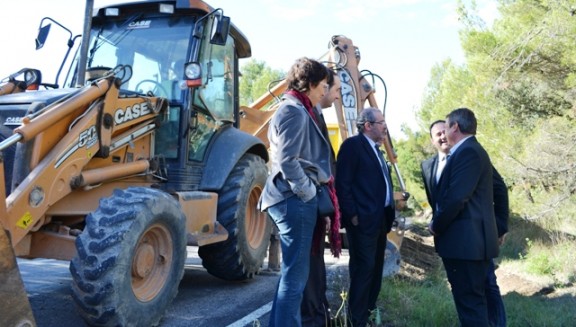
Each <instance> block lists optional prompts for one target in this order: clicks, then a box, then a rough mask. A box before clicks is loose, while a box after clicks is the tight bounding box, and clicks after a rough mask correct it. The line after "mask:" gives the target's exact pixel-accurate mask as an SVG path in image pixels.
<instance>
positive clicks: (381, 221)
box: [336, 108, 395, 327]
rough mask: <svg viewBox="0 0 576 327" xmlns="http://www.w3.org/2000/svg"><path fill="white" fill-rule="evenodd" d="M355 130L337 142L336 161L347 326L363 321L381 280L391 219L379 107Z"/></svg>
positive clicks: (366, 111)
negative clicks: (345, 251)
mask: <svg viewBox="0 0 576 327" xmlns="http://www.w3.org/2000/svg"><path fill="white" fill-rule="evenodd" d="M356 127H357V128H358V131H359V134H358V135H355V136H352V137H349V138H348V139H346V140H345V141H344V142H343V143H342V145H341V146H340V150H339V152H338V157H337V160H336V171H337V177H336V194H337V195H338V202H339V205H340V212H341V214H342V216H341V220H342V225H343V226H344V227H345V228H346V236H347V237H348V243H349V254H350V261H349V264H348V267H349V273H350V289H349V292H348V304H349V306H348V311H349V318H350V320H351V323H352V326H354V327H363V326H365V325H366V324H367V322H368V319H369V316H370V312H371V311H372V310H374V309H376V300H377V299H378V294H379V293H380V287H381V284H382V271H383V269H384V252H385V249H386V241H387V240H386V235H387V234H388V232H389V231H390V229H391V228H392V223H393V222H394V215H395V211H394V200H393V193H392V179H391V178H390V170H389V168H388V166H387V164H386V162H385V160H384V157H383V155H382V152H381V151H380V144H381V142H382V141H383V140H384V136H385V135H386V122H385V121H384V116H383V115H382V112H381V111H380V110H378V109H375V108H366V109H364V110H362V112H360V114H359V116H358V119H357V123H356Z"/></svg>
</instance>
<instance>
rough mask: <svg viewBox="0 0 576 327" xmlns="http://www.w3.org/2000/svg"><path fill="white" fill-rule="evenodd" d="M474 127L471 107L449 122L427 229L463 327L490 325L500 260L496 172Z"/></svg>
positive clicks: (454, 114)
mask: <svg viewBox="0 0 576 327" xmlns="http://www.w3.org/2000/svg"><path fill="white" fill-rule="evenodd" d="M476 126H477V122H476V117H475V116H474V113H473V112H472V111H471V110H470V109H468V108H459V109H456V110H453V111H452V112H451V113H450V114H448V116H447V117H446V129H445V134H446V139H447V140H448V144H450V146H451V149H450V152H449V154H448V156H447V162H446V165H445V167H444V170H443V171H442V174H441V175H440V176H439V179H438V182H437V185H436V187H435V190H434V191H433V192H432V193H434V194H437V196H434V197H433V199H434V201H433V202H435V203H434V204H432V205H434V206H435V210H434V214H433V216H432V221H431V223H430V226H429V229H430V232H431V233H432V234H433V235H434V244H435V248H436V252H438V255H439V256H440V257H441V258H442V262H443V264H444V269H445V270H446V275H447V277H448V281H449V282H450V286H451V289H452V296H453V299H454V303H455V305H456V310H457V312H458V318H459V320H460V324H461V326H463V327H466V326H489V325H490V324H489V320H488V308H487V303H486V295H485V292H486V283H485V282H486V276H487V274H488V272H489V269H490V262H491V261H492V259H493V258H495V257H497V256H498V231H497V227H496V219H495V216H494V194H493V182H492V180H493V167H492V163H491V162H490V157H489V156H488V154H487V153H486V151H485V150H484V148H483V147H482V145H480V143H478V141H477V140H476V137H475V136H474V135H475V134H476Z"/></svg>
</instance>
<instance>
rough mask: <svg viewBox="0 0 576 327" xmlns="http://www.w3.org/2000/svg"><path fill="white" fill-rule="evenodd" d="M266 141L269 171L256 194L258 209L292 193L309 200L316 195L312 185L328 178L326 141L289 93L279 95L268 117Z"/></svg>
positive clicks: (310, 118) (266, 206)
mask: <svg viewBox="0 0 576 327" xmlns="http://www.w3.org/2000/svg"><path fill="white" fill-rule="evenodd" d="M268 140H269V141H270V158H271V167H270V169H271V171H270V175H269V176H268V180H267V181H266V185H265V186H264V190H263V191H262V195H261V196H260V203H259V207H260V210H262V211H265V210H266V209H267V208H268V207H270V206H273V205H275V204H277V203H279V202H281V201H283V200H285V199H287V198H289V197H291V196H294V195H296V196H298V197H299V198H300V199H301V200H302V201H304V202H308V201H310V200H311V199H312V198H314V196H316V186H315V185H317V184H323V183H326V182H328V180H329V179H330V176H331V172H330V143H329V141H328V140H327V139H326V138H325V137H324V136H323V135H322V132H321V131H320V129H319V128H318V126H317V125H316V123H315V122H314V120H313V119H312V117H311V116H310V115H309V114H308V111H307V110H306V108H305V107H304V105H303V104H302V103H301V102H300V101H298V100H297V99H296V98H294V97H293V96H291V95H284V96H283V97H282V103H281V104H280V106H279V107H278V109H277V110H276V112H275V113H274V115H273V116H272V119H271V120H270V126H269V127H268Z"/></svg>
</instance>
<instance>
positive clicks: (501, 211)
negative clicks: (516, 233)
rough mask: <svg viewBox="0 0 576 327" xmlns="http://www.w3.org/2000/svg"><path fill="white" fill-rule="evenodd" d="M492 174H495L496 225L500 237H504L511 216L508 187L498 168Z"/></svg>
mask: <svg viewBox="0 0 576 327" xmlns="http://www.w3.org/2000/svg"><path fill="white" fill-rule="evenodd" d="M492 174H493V176H494V178H493V183H494V214H495V215H496V227H497V229H498V237H502V235H504V234H506V233H508V218H509V216H510V208H509V201H508V187H507V186H506V183H504V179H503V178H502V176H500V173H498V171H497V170H496V168H494V169H493V170H492Z"/></svg>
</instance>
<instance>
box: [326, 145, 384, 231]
mask: <svg viewBox="0 0 576 327" xmlns="http://www.w3.org/2000/svg"><path fill="white" fill-rule="evenodd" d="M336 171H337V174H338V177H337V178H336V194H337V195H338V203H339V205H340V213H341V219H342V225H343V226H344V227H350V226H352V224H351V219H352V217H354V216H358V227H359V228H360V230H361V231H364V232H375V231H377V230H380V229H382V228H384V229H385V230H386V232H389V231H390V229H391V228H392V223H393V222H394V218H395V217H394V215H395V211H394V201H393V200H392V202H391V203H392V205H390V206H385V203H386V192H387V188H386V180H385V179H384V178H385V177H384V174H383V173H382V166H381V165H380V161H379V160H378V158H377V157H376V154H375V153H374V149H373V148H372V146H371V145H370V143H369V142H368V140H367V139H366V137H365V136H364V135H362V134H358V135H355V136H352V137H349V138H347V139H346V140H345V141H344V142H343V143H342V145H341V146H340V150H339V151H338V157H337V159H336ZM389 172H390V169H388V176H386V178H387V179H388V182H389V183H392V178H390V173H389ZM390 185H392V184H390Z"/></svg>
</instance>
